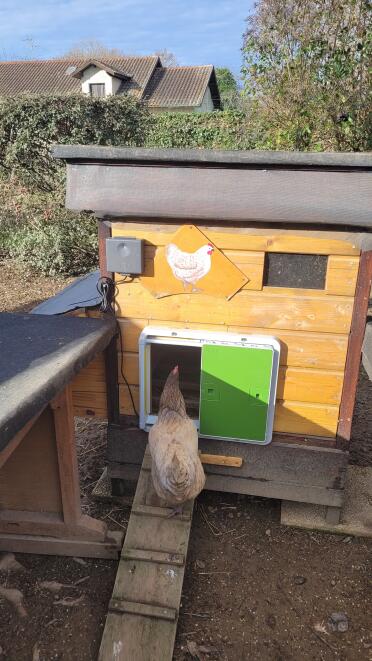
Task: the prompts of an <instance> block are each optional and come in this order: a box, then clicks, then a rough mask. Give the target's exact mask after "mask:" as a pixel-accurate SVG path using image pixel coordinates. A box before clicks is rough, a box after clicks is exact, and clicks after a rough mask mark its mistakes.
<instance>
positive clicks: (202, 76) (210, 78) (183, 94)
mask: <svg viewBox="0 0 372 661" xmlns="http://www.w3.org/2000/svg"><path fill="white" fill-rule="evenodd" d="M208 85H210V87H211V93H212V99H213V103H214V106H215V108H219V107H220V96H219V92H218V88H217V82H216V79H215V73H214V68H213V66H212V65H207V66H199V67H196V66H195V67H159V68H157V69H156V71H155V72H154V75H153V76H152V78H151V80H150V82H149V84H148V86H147V89H146V92H145V95H144V99H145V100H146V101H147V103H148V105H149V106H150V107H153V108H176V107H178V108H185V107H186V108H187V107H190V106H191V107H193V106H200V105H201V103H202V101H203V98H204V94H205V91H206V89H207V87H208Z"/></svg>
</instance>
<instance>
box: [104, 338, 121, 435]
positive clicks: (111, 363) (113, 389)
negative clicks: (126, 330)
mask: <svg viewBox="0 0 372 661" xmlns="http://www.w3.org/2000/svg"><path fill="white" fill-rule="evenodd" d="M117 337H118V336H117V335H115V336H114V337H113V338H112V340H111V342H110V344H109V345H108V346H107V347H106V349H105V354H104V355H105V376H106V399H107V421H108V423H109V424H115V425H118V424H119V423H120V404H119V383H118V351H117V346H116V340H117Z"/></svg>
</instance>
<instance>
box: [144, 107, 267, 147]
mask: <svg viewBox="0 0 372 661" xmlns="http://www.w3.org/2000/svg"><path fill="white" fill-rule="evenodd" d="M146 146H148V147H182V148H197V149H253V147H254V143H253V141H252V139H251V135H250V131H249V125H248V119H247V115H246V114H245V113H243V112H238V111H234V110H225V111H223V112H210V113H196V112H195V113H171V112H167V113H159V114H157V115H152V117H151V120H150V121H149V123H148V134H147V138H146Z"/></svg>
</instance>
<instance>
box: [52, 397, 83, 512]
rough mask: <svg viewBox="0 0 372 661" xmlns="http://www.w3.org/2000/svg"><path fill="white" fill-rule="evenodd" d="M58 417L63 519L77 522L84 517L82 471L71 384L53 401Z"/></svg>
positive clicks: (57, 440) (55, 413)
mask: <svg viewBox="0 0 372 661" xmlns="http://www.w3.org/2000/svg"><path fill="white" fill-rule="evenodd" d="M51 408H52V410H53V416H54V426H55V434H56V446H57V454H58V469H59V478H60V488H61V496H62V507H63V520H64V522H65V523H66V524H67V525H68V524H72V525H73V524H77V523H78V521H79V519H80V517H81V506H80V485H79V470H78V463H77V455H76V442H75V425H74V416H73V408H72V394H71V387H70V386H67V388H65V389H64V390H62V392H61V393H59V394H58V395H57V397H55V398H54V399H53V400H52V402H51Z"/></svg>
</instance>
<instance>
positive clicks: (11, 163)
mask: <svg viewBox="0 0 372 661" xmlns="http://www.w3.org/2000/svg"><path fill="white" fill-rule="evenodd" d="M148 119H149V113H148V111H147V110H146V108H145V107H144V106H143V105H142V104H140V103H139V102H138V101H136V100H135V99H133V97H130V96H117V97H107V99H101V98H94V97H90V96H84V95H82V94H76V95H70V96H53V95H52V96H45V95H40V96H18V97H10V98H7V99H3V100H2V101H1V102H0V166H2V168H3V170H4V171H5V172H7V173H8V174H9V175H12V176H14V175H16V176H18V177H19V178H20V179H21V180H22V181H23V182H25V183H27V184H28V185H30V186H32V187H33V188H35V187H36V188H39V189H41V190H49V191H51V190H54V189H55V187H56V186H57V185H58V180H59V175H60V173H61V172H62V171H63V169H62V168H61V166H60V163H59V162H58V161H56V160H54V159H53V158H51V156H50V146H51V144H53V143H60V144H66V143H72V144H84V145H86V144H96V145H130V146H135V145H137V146H138V145H142V144H144V141H145V139H146V134H147V123H148Z"/></svg>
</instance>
